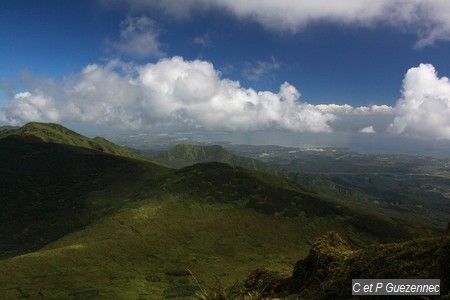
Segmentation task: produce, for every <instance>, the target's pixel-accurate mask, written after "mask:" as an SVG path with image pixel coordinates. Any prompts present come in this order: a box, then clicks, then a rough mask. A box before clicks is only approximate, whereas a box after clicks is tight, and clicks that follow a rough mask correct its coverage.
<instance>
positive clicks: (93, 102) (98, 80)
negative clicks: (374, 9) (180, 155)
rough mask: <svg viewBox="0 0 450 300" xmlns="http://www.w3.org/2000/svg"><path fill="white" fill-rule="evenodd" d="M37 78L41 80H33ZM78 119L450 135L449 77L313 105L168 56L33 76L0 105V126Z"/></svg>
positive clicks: (421, 72) (415, 72)
mask: <svg viewBox="0 0 450 300" xmlns="http://www.w3.org/2000/svg"><path fill="white" fill-rule="evenodd" d="M40 82H42V84H39V83H40ZM28 121H43V122H80V123H88V124H97V125H102V126H110V127H123V128H146V127H150V126H153V125H155V124H175V125H182V126H188V127H191V128H202V129H206V130H209V129H221V130H231V131H247V130H264V129H267V128H279V129H287V130H290V131H294V132H316V133H317V132H332V131H350V132H358V131H360V132H363V133H375V129H374V128H380V130H378V131H384V130H385V129H386V128H387V130H388V131H390V132H391V133H394V134H401V135H406V136H411V137H422V138H435V139H436V138H437V139H450V82H449V79H448V78H447V77H438V75H437V73H436V70H435V69H434V67H433V66H432V65H428V64H421V65H420V66H418V67H415V68H411V69H409V70H408V72H407V73H406V75H405V78H404V81H403V91H402V97H401V98H400V99H399V101H398V102H397V104H396V105H395V106H394V107H391V106H388V105H370V106H359V107H354V106H351V105H348V104H344V105H338V104H319V105H313V104H309V103H307V102H305V101H303V99H302V97H301V94H300V92H299V90H298V89H297V88H296V87H294V86H292V85H291V84H289V83H287V82H285V83H283V84H282V85H281V86H280V89H279V91H277V92H271V91H257V90H255V89H252V88H244V87H242V86H241V85H240V83H239V82H238V81H234V80H230V79H227V78H222V76H221V73H220V72H219V71H218V70H216V69H215V68H214V66H213V65H212V64H211V63H210V62H207V61H202V60H193V61H188V60H185V59H183V58H182V57H171V58H164V59H161V60H159V61H158V62H156V63H150V64H142V65H133V64H127V63H123V62H121V61H118V60H112V61H109V62H108V63H106V64H102V65H100V64H90V65H87V66H86V67H85V68H83V70H82V71H81V72H79V73H78V74H75V75H73V76H71V77H68V78H66V79H65V80H64V81H63V82H62V83H58V82H57V81H54V80H45V81H39V80H35V81H34V82H33V84H32V85H31V86H30V88H29V90H28V91H25V92H21V93H16V94H15V95H14V96H12V97H11V99H9V103H8V104H7V105H6V106H5V107H3V108H1V109H0V123H1V124H11V125H20V124H23V123H25V122H28Z"/></svg>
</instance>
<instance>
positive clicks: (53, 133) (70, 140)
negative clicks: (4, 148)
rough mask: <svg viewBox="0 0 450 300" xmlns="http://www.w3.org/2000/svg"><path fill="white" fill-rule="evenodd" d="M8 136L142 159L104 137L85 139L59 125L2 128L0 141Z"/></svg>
mask: <svg viewBox="0 0 450 300" xmlns="http://www.w3.org/2000/svg"><path fill="white" fill-rule="evenodd" d="M7 136H19V137H23V138H27V137H29V138H33V139H39V140H41V141H43V142H47V143H57V144H64V145H70V146H76V147H82V148H87V149H93V150H97V151H101V152H104V153H109V154H114V155H120V156H125V157H131V158H141V157H140V156H139V154H138V153H137V152H136V151H134V150H131V149H128V148H125V147H121V146H118V145H116V144H114V143H111V142H110V141H108V140H106V139H104V138H102V137H95V138H93V139H91V138H88V137H85V136H83V135H81V134H78V133H76V132H74V131H72V130H70V129H67V128H65V127H63V126H61V125H59V124H48V123H37V122H31V123H28V124H26V125H25V126H23V127H3V128H0V139H1V138H4V137H7Z"/></svg>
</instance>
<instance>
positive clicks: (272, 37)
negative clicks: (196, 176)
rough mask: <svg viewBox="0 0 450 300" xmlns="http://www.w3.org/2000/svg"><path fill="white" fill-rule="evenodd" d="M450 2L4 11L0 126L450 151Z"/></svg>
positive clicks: (126, 4) (300, 1) (38, 6)
mask: <svg viewBox="0 0 450 300" xmlns="http://www.w3.org/2000/svg"><path fill="white" fill-rule="evenodd" d="M449 15H450V3H446V2H444V1H439V0H430V1H425V0H418V1H411V2H408V1H399V0H398V1H397V0H394V1H388V0H380V1H370V0H358V1H356V0H340V1H335V2H329V1H326V0H315V1H312V0H297V1H294V0H282V1H256V0H242V1H232V0H222V1H219V0H184V1H179V0H174V1H169V0H161V1H156V0H147V1H142V0H112V1H106V0H95V1H87V0H81V1H68V0H60V1H50V0H48V1H26V0H24V1H11V0H3V1H1V3H0V125H4V124H10V125H20V124H23V123H25V122H28V121H46V122H59V123H63V124H68V123H71V124H72V123H74V124H80V125H82V126H83V128H86V127H89V126H94V127H95V126H104V127H105V126H106V127H107V128H131V129H145V128H155V126H156V127H158V126H162V125H164V126H165V125H167V126H169V127H170V126H172V127H180V126H181V127H183V128H194V129H196V130H197V129H201V130H207V131H208V130H226V131H230V132H249V131H250V132H251V131H255V130H259V131H261V130H262V131H264V130H266V129H276V130H286V131H289V132H293V133H295V134H301V133H309V134H311V133H312V134H316V133H317V134H318V133H320V134H333V133H337V132H339V133H340V134H352V135H362V136H369V135H373V134H384V135H386V134H387V135H390V136H391V140H392V135H393V136H394V138H395V135H402V136H403V137H408V138H419V139H438V140H442V139H443V140H448V139H450V121H449V120H450V83H449V82H448V79H447V78H446V77H445V76H448V75H449V74H450V56H449V55H448V53H449V50H450V18H449V17H448V16H449Z"/></svg>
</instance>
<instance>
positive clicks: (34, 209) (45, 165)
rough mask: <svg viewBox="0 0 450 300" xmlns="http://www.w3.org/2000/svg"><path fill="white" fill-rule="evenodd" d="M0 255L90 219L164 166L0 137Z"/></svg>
mask: <svg viewBox="0 0 450 300" xmlns="http://www.w3.org/2000/svg"><path fill="white" fill-rule="evenodd" d="M0 157H1V164H0V195H1V196H0V205H1V207H2V209H1V211H0V224H1V227H0V255H5V254H8V253H10V252H11V253H17V252H20V251H24V250H28V249H35V248H37V247H40V246H43V245H44V244H46V243H48V242H49V241H52V240H55V239H56V238H59V237H61V236H62V235H64V234H65V233H68V232H70V231H73V230H75V229H78V228H80V227H82V226H84V225H87V224H89V223H90V222H92V221H93V220H96V219H98V218H100V217H102V216H104V215H106V214H107V213H109V212H111V211H113V210H114V209H117V208H119V207H121V206H122V205H123V204H124V203H126V202H127V201H131V200H136V199H138V198H139V195H138V194H137V192H138V191H146V190H148V189H151V188H152V187H153V188H154V185H155V184H156V182H157V179H158V178H159V177H161V176H162V175H164V174H165V173H167V172H168V171H169V170H168V169H167V168H165V167H162V166H159V165H155V164H152V163H149V162H146V161H140V160H134V159H130V158H126V157H119V156H115V155H110V154H105V153H103V152H101V151H96V150H91V149H87V148H80V147H74V146H69V145H64V144H54V143H45V142H42V141H41V140H40V139H37V138H34V137H32V136H25V137H22V136H17V135H15V136H8V137H6V138H3V139H1V140H0Z"/></svg>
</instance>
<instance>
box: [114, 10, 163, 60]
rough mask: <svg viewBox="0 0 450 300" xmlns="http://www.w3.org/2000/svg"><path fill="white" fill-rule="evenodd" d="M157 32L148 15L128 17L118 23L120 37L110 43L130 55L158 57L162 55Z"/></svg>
mask: <svg viewBox="0 0 450 300" xmlns="http://www.w3.org/2000/svg"><path fill="white" fill-rule="evenodd" d="M158 37H159V33H158V30H157V28H156V25H155V23H154V21H153V20H151V19H150V18H148V17H128V18H127V19H125V20H124V21H122V22H121V24H120V37H119V40H118V41H117V42H114V43H112V46H113V48H115V49H116V50H118V51H120V52H122V53H124V54H127V55H131V56H137V57H149V56H154V57H160V56H163V55H164V52H163V51H162V50H161V43H160V42H159V40H158Z"/></svg>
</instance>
